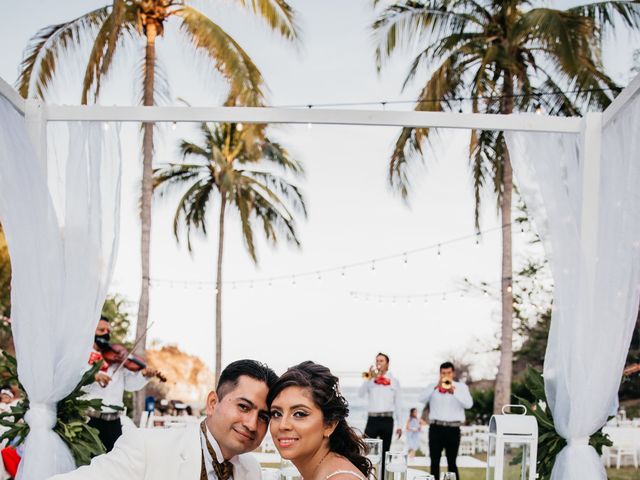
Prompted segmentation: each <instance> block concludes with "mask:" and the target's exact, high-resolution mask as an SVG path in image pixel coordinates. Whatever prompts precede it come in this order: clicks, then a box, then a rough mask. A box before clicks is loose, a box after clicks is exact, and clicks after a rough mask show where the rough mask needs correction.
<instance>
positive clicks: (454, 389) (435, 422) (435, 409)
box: [419, 362, 473, 480]
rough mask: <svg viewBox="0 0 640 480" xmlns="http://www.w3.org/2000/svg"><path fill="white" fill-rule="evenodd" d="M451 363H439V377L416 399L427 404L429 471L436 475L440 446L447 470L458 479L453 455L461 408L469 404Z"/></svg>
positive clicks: (462, 411)
mask: <svg viewBox="0 0 640 480" xmlns="http://www.w3.org/2000/svg"><path fill="white" fill-rule="evenodd" d="M454 374H455V367H454V366H453V363H451V362H444V363H443V364H442V365H440V378H439V380H438V381H437V382H433V383H431V384H430V385H428V386H427V388H426V390H425V391H424V393H423V394H422V395H421V396H420V399H419V400H420V402H424V403H425V404H427V403H428V404H429V455H430V457H431V474H432V475H433V476H434V477H435V478H439V476H440V457H441V456H442V450H443V449H444V451H445V456H446V457H447V470H448V471H449V472H454V473H455V474H456V478H457V479H458V480H460V475H459V473H458V467H457V465H456V457H457V456H458V448H459V447H460V426H461V425H462V424H463V423H464V420H465V416H464V411H465V409H467V408H471V407H472V406H473V399H472V398H471V393H469V387H467V386H466V385H465V384H464V383H461V382H456V381H454V379H453V377H454Z"/></svg>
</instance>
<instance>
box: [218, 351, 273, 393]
mask: <svg viewBox="0 0 640 480" xmlns="http://www.w3.org/2000/svg"><path fill="white" fill-rule="evenodd" d="M243 375H246V376H247V377H251V378H253V379H254V380H258V381H259V382H264V383H266V384H267V387H269V388H271V387H272V386H273V384H274V383H276V380H278V375H276V372H274V371H273V370H271V368H269V366H268V365H266V364H264V363H260V362H257V361H256V360H248V359H245V360H236V361H235V362H232V363H230V364H229V365H227V367H226V368H225V369H224V370H223V371H222V373H221V374H220V379H219V380H218V386H217V387H216V394H217V395H218V400H221V399H222V397H224V396H225V395H226V394H227V393H229V392H230V391H231V390H233V389H234V388H236V387H237V386H238V381H239V379H240V377H241V376H243Z"/></svg>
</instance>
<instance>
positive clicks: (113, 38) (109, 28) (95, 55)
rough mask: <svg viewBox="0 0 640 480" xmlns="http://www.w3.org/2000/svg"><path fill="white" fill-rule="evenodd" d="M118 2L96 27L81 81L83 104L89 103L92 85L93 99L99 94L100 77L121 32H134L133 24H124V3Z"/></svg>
mask: <svg viewBox="0 0 640 480" xmlns="http://www.w3.org/2000/svg"><path fill="white" fill-rule="evenodd" d="M120 3H121V2H119V1H116V2H115V4H117V5H114V10H113V11H112V12H111V14H110V15H109V16H108V17H107V18H106V19H105V21H104V22H103V23H102V26H101V27H100V28H99V29H98V33H97V35H96V38H95V40H94V41H93V46H92V48H91V53H90V54H89V60H88V61H87V68H86V69H85V74H84V80H83V82H82V96H81V103H82V104H83V105H86V104H87V103H89V102H88V101H89V92H90V90H91V88H92V87H94V91H93V97H94V100H95V99H97V98H98V96H99V95H100V86H101V80H102V77H103V76H105V75H106V74H107V73H108V72H109V68H110V67H111V65H112V60H113V55H114V53H115V51H116V47H117V46H118V45H119V44H120V42H121V41H122V39H123V34H124V33H129V34H132V33H133V32H135V29H134V25H133V24H131V23H129V24H124V14H125V13H126V10H124V4H123V6H122V7H120V6H119V5H120Z"/></svg>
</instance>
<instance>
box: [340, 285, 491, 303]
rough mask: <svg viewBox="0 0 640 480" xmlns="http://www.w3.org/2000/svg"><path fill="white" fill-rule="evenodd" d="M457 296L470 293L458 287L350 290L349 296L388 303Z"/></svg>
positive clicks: (445, 298)
mask: <svg viewBox="0 0 640 480" xmlns="http://www.w3.org/2000/svg"><path fill="white" fill-rule="evenodd" d="M483 292H484V294H485V296H489V293H488V291H487V290H483ZM456 294H457V296H459V297H460V298H464V297H465V296H466V295H467V294H471V293H470V292H469V290H468V289H467V288H458V289H452V290H444V291H439V292H426V293H424V292H422V293H409V294H399V293H388V294H383V293H379V292H376V293H373V292H357V291H350V292H349V296H350V297H352V298H377V299H378V303H382V302H383V301H384V300H388V301H389V302H390V303H397V302H398V301H402V300H404V301H405V302H406V303H407V304H411V303H412V300H414V299H415V300H418V301H419V300H420V299H422V301H423V302H424V303H425V304H426V303H429V297H432V298H438V297H439V298H441V299H442V300H443V301H446V300H447V299H449V298H451V297H456Z"/></svg>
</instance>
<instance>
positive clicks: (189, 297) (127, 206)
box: [0, 0, 638, 386]
mask: <svg viewBox="0 0 640 480" xmlns="http://www.w3.org/2000/svg"><path fill="white" fill-rule="evenodd" d="M189 3H191V4H194V5H196V6H198V7H199V8H200V9H201V10H202V11H204V12H205V13H207V14H209V15H210V16H211V17H212V18H214V19H215V20H216V21H217V22H219V23H220V24H221V25H222V26H223V27H224V28H225V30H227V31H228V32H229V33H230V34H232V35H233V36H234V38H236V39H237V40H238V42H239V43H240V44H241V45H242V46H243V48H244V49H245V50H246V51H247V52H248V53H249V54H250V56H251V57H252V58H253V59H254V61H255V63H256V64H257V65H258V66H259V68H260V69H261V71H262V73H263V75H264V77H265V79H266V82H267V84H268V87H269V91H270V93H269V100H270V102H271V104H273V105H308V104H313V105H319V104H327V103H343V102H382V101H392V100H410V99H412V98H414V97H415V95H416V91H417V90H418V89H419V88H420V87H421V85H422V82H423V81H424V79H425V78H426V73H427V72H425V73H424V75H422V76H418V78H417V80H416V82H414V83H413V84H411V85H410V86H409V87H408V88H407V89H406V91H405V92H402V91H401V85H402V81H403V79H404V75H405V73H406V70H407V66H408V63H409V60H410V58H411V55H410V53H411V52H405V53H404V54H401V55H398V56H397V57H396V58H395V59H394V60H393V61H391V62H389V63H388V64H387V67H386V68H385V69H384V70H383V72H382V73H381V74H378V73H377V72H376V69H375V63H374V57H373V52H374V41H373V38H372V35H371V33H370V30H369V25H370V24H371V22H372V18H373V13H372V9H371V6H370V3H371V2H370V1H367V0H323V1H315V2H311V1H309V0H307V1H303V0H292V1H291V2H290V3H291V4H292V5H293V6H294V8H295V9H296V10H297V11H298V13H299V23H300V26H301V31H302V41H301V43H300V44H299V45H297V46H292V45H290V44H287V43H286V42H284V41H282V40H280V39H278V38H277V37H276V36H275V35H274V34H272V33H269V32H268V31H267V30H266V29H265V28H264V27H263V25H262V24H261V23H260V22H259V21H257V20H255V19H253V18H252V17H251V15H250V14H249V13H247V12H245V11H242V10H241V9H239V8H236V7H235V6H234V2H231V1H223V0H219V1H199V2H189ZM547 3H548V4H550V5H552V6H559V7H564V6H567V5H570V4H573V3H576V2H566V1H562V2H547ZM103 4H104V1H102V2H101V1H95V0H65V1H64V2H55V6H54V2H42V1H40V2H36V1H33V0H23V1H22V2H13V3H11V5H10V6H9V5H7V6H5V8H4V9H3V14H2V16H1V17H0V44H1V45H3V49H2V54H0V76H1V77H2V78H4V79H5V80H7V81H8V82H10V83H13V82H14V81H15V79H16V77H17V71H18V64H19V63H20V60H21V58H22V52H23V49H24V46H25V45H26V43H27V40H28V38H29V37H30V36H31V35H32V34H33V33H34V32H35V31H36V30H37V29H38V28H41V27H43V26H45V25H48V24H52V23H57V22H60V21H64V20H68V19H70V18H75V17H77V16H79V15H80V14H82V13H84V12H86V11H88V10H89V9H92V8H96V7H98V6H101V5H103ZM634 44H635V45H637V44H638V43H637V38H633V39H630V38H629V37H628V36H627V35H626V34H620V35H618V36H617V37H616V38H612V39H608V41H607V48H606V50H605V56H604V61H605V65H606V66H607V68H608V72H609V73H610V74H611V75H612V76H613V77H614V78H615V79H616V80H617V81H619V82H620V83H622V84H626V83H627V82H628V81H629V68H630V64H631V56H632V52H631V51H632V47H633V45H634ZM157 47H158V54H159V58H160V62H161V66H162V71H163V72H164V75H165V76H166V79H167V81H168V82H167V83H168V85H169V91H168V92H167V100H166V102H165V103H167V104H178V100H177V99H178V98H184V99H185V100H187V101H188V102H189V103H191V104H192V105H200V106H208V105H219V104H220V103H221V101H222V99H224V95H225V86H224V83H223V82H221V80H220V78H219V77H218V76H217V75H215V74H214V73H212V71H211V70H210V69H208V68H207V67H206V65H205V64H204V63H203V62H202V60H201V59H198V58H196V57H195V56H194V55H192V54H190V53H189V51H188V49H187V48H186V46H185V44H184V43H183V42H181V41H180V40H178V35H177V31H176V29H175V28H173V26H169V28H167V31H166V33H165V36H164V38H162V39H160V40H159V41H158V45H157ZM120 53H122V54H123V55H122V56H121V57H120V59H119V60H118V62H117V63H116V67H115V70H114V71H113V74H112V75H111V77H110V78H109V79H108V80H107V81H106V82H105V83H104V87H103V88H104V91H103V95H102V97H101V99H100V103H102V104H104V105H112V104H121V105H126V104H134V103H135V102H136V101H137V98H138V96H139V92H140V91H139V88H138V86H139V81H137V73H133V72H137V70H136V69H137V68H138V66H139V63H140V59H141V58H142V55H143V50H142V45H140V44H138V45H133V46H130V48H129V49H128V51H127V52H126V53H125V51H122V52H120ZM81 57H82V55H81V54H79V55H76V56H73V57H69V58H64V59H63V62H62V63H61V65H62V64H64V65H65V68H62V69H61V71H60V76H59V78H58V80H59V81H58V82H57V84H56V87H55V88H54V89H53V92H52V94H53V97H52V98H53V99H54V101H55V102H58V103H78V102H79V98H80V87H79V78H81V73H82V72H83V70H82V68H81V62H80V61H79V60H78V59H79V58H81ZM82 58H85V57H82ZM362 108H364V107H362ZM366 108H372V109H381V108H382V107H381V105H380V103H378V104H374V105H370V106H368V107H366ZM387 108H388V109H389V108H390V107H387ZM393 108H394V109H410V108H411V105H394V106H393ZM194 129H195V127H194V125H190V124H183V125H180V126H179V127H178V128H177V129H176V130H175V131H173V130H172V129H170V128H169V127H168V126H164V127H162V128H161V129H160V133H159V135H158V138H157V144H156V151H157V156H156V163H157V164H162V163H166V162H170V161H176V160H178V158H179V157H178V155H177V139H178V138H182V137H187V138H192V139H195V138H196V137H194ZM397 133H398V129H396V128H386V127H385V128H383V127H344V126H318V125H314V126H313V127H312V128H308V127H307V126H305V125H300V126H295V125H287V126H277V127H274V128H272V129H271V135H272V136H273V137H274V138H276V139H278V140H279V141H280V142H281V143H283V144H284V145H285V146H286V147H287V148H288V149H289V150H290V151H291V152H292V153H293V154H294V155H295V157H296V158H298V159H299V160H301V161H302V162H303V164H304V166H305V169H306V178H305V179H304V180H303V181H302V182H301V183H300V186H301V188H302V190H303V192H304V194H305V196H306V199H307V205H308V209H309V218H308V220H307V221H301V222H300V224H299V232H300V237H301V239H302V248H301V249H300V250H297V249H295V248H292V247H287V246H285V245H281V246H280V247H278V248H276V249H274V248H271V247H270V246H268V245H266V244H265V243H264V242H262V241H260V242H258V243H259V246H258V255H259V260H260V261H259V265H258V266H254V265H253V263H252V262H251V261H250V259H249V257H248V255H247V254H246V252H245V249H244V246H243V244H242V239H241V236H240V231H239V224H238V223H237V221H236V220H235V219H234V218H233V216H232V215H230V216H229V217H228V218H229V221H228V228H227V238H226V244H225V245H226V255H225V260H224V275H225V281H233V280H240V279H255V282H254V285H253V288H250V287H249V286H248V285H245V286H237V288H235V289H233V288H232V287H231V285H228V287H227V288H226V290H225V294H224V304H223V322H224V323H223V328H224V334H223V363H228V362H229V361H232V360H235V359H237V358H242V357H252V358H257V359H260V360H263V361H266V362H267V363H269V364H270V365H271V366H272V367H274V368H275V369H276V370H277V371H282V370H284V369H285V368H286V367H287V366H289V365H292V364H295V363H298V362H300V361H303V360H307V359H312V360H314V361H318V362H322V363H324V364H326V365H327V366H329V367H330V368H331V369H332V370H334V371H336V372H339V373H340V374H341V376H343V378H344V381H345V382H348V383H353V382H356V381H357V377H358V375H359V374H358V372H361V371H362V370H365V369H366V368H367V367H368V365H370V364H371V363H372V361H373V356H374V355H375V353H377V352H378V351H384V352H386V353H388V354H389V356H390V357H391V367H392V369H393V371H394V372H395V374H396V376H397V377H399V378H400V380H401V382H402V383H404V384H405V385H415V386H418V385H421V384H423V383H425V382H426V381H428V380H429V378H430V376H432V375H434V373H435V371H436V370H437V366H438V365H439V363H441V362H442V361H444V360H446V359H448V358H449V357H451V356H456V357H462V356H465V357H466V358H467V359H468V360H470V361H471V362H472V363H473V365H474V370H473V373H474V375H475V376H476V377H481V376H484V377H491V376H492V375H494V374H495V366H496V360H497V357H496V355H495V354H494V353H486V352H487V351H489V350H490V349H491V348H492V346H493V345H494V344H495V338H496V335H497V333H498V329H499V318H500V310H499V307H500V305H499V301H498V299H497V298H493V297H485V296H481V295H465V296H461V295H460V294H458V293H456V294H448V295H446V296H445V297H443V295H442V294H440V293H438V292H443V291H451V290H458V289H459V288H460V286H461V282H462V279H463V278H465V277H468V278H469V279H471V280H472V281H476V282H479V281H487V282H496V284H497V282H499V279H500V242H499V240H500V238H499V233H498V232H497V231H495V228H496V227H497V226H498V225H499V222H498V220H497V217H496V210H495V201H494V199H493V197H492V196H487V197H486V198H484V208H483V210H482V230H484V231H489V230H492V231H490V232H488V233H486V234H485V235H483V237H482V241H481V243H480V245H478V246H476V245H475V240H474V239H473V238H470V239H469V240H467V241H462V242H457V243H453V244H450V245H449V244H446V243H447V242H448V241H449V240H451V239H455V238H458V237H463V236H472V235H473V233H474V230H473V221H474V218H473V196H472V188H471V178H470V173H469V170H468V164H467V157H466V154H467V148H466V145H467V144H468V132H464V131H457V132H456V131H442V132H440V135H439V138H438V140H437V141H436V144H435V146H434V149H433V150H431V151H429V153H428V157H427V158H426V162H425V164H426V168H423V169H417V170H416V174H415V178H416V181H415V189H414V191H413V193H412V195H411V198H410V202H409V205H407V204H406V203H404V202H403V201H402V200H401V199H400V198H399V196H398V195H397V194H396V193H394V192H393V191H391V189H390V188H389V186H388V183H387V167H388V159H389V155H390V152H391V148H392V145H393V143H394V141H395V138H396V135H397ZM122 138H123V143H122V145H123V165H124V171H123V175H124V176H123V198H122V202H123V203H122V218H121V234H120V248H119V253H118V259H117V264H116V271H115V275H114V279H113V282H112V286H111V289H110V291H111V292H112V293H118V294H120V295H122V296H123V297H124V298H126V299H127V300H128V302H129V303H128V308H129V310H130V312H131V314H132V316H135V313H136V312H137V305H136V302H137V300H138V296H139V283H140V282H139V276H140V267H139V264H140V259H139V230H140V229H139V221H138V213H137V202H138V191H139V181H140V176H141V159H140V153H139V152H140V146H139V145H140V142H139V129H138V127H137V126H136V125H133V124H129V125H125V126H123V131H122ZM176 204H177V197H169V198H167V199H162V200H161V201H156V203H155V205H154V210H153V230H152V255H151V262H152V267H151V277H152V279H155V280H156V282H155V283H154V286H153V287H152V290H151V313H150V320H151V321H153V322H154V325H153V327H152V329H151V331H150V333H149V335H150V338H151V339H153V340H154V341H157V342H158V343H160V344H167V343H171V344H177V345H178V346H179V347H180V348H182V349H183V350H185V351H186V352H188V353H191V354H195V355H198V356H200V357H201V358H202V359H203V360H204V361H206V362H207V363H208V364H209V365H212V364H213V361H214V347H213V346H214V306H215V296H214V291H213V290H214V287H213V281H214V279H215V264H216V242H217V228H216V219H217V212H216V208H215V205H214V206H212V208H211V212H210V228H209V236H208V237H207V238H200V237H198V238H197V240H196V241H195V242H194V245H193V253H192V254H190V253H189V252H188V251H187V249H186V248H185V246H184V245H178V244H177V243H176V240H175V238H174V237H173V233H172V218H173V213H174V211H175V207H176ZM514 235H515V245H514V252H515V264H516V265H518V264H519V263H521V262H522V261H523V260H524V259H525V258H527V257H528V256H530V255H539V254H540V252H539V251H537V250H535V248H534V247H531V246H529V245H528V244H527V241H526V240H527V234H526V233H525V234H521V233H520V229H519V227H515V228H514ZM439 243H440V244H442V247H441V249H440V253H441V254H440V255H438V254H437V248H433V249H430V250H426V251H424V252H422V253H419V254H415V255H408V256H407V262H406V263H405V261H404V257H403V256H402V255H401V254H402V252H409V251H412V250H414V249H419V248H422V247H426V246H430V245H437V244H439ZM394 254H400V256H399V257H398V258H396V259H394V260H390V261H387V262H376V264H375V270H372V268H371V263H370V260H372V259H375V258H381V257H387V256H389V255H394ZM361 261H363V262H365V263H366V264H365V265H364V266H362V267H361V268H357V269H347V270H346V271H345V275H344V276H342V275H341V273H340V270H338V271H337V272H336V273H333V274H325V275H322V276H321V278H320V279H318V276H317V275H311V276H309V277H300V276H299V274H300V273H303V272H314V271H317V270H322V269H327V268H331V267H339V266H341V265H346V264H352V263H355V262H361ZM294 274H298V278H296V280H295V284H294V281H293V280H291V279H289V280H286V281H280V282H273V285H272V286H271V287H269V286H268V284H267V283H265V282H263V283H260V282H259V280H260V279H265V278H269V277H277V276H281V275H285V276H287V275H294ZM157 280H173V281H174V283H173V284H171V283H169V282H158V281H157ZM183 281H187V282H208V283H203V284H198V283H191V284H189V285H186V286H185V285H183V283H182V282H183ZM351 292H361V293H362V294H366V295H367V296H368V297H369V299H370V300H369V301H364V300H362V299H360V300H358V299H355V298H354V297H353V295H351V294H350V293H351ZM436 293H437V295H431V294H436ZM414 294H421V295H423V294H430V297H429V301H428V303H426V304H425V303H424V301H423V300H421V299H414V300H413V301H412V302H411V303H410V304H409V303H407V301H406V300H404V299H401V298H400V297H401V296H403V295H414ZM361 296H362V295H361ZM379 296H383V297H384V298H382V299H381V300H382V301H379ZM394 296H396V297H397V298H396V301H395V302H394V301H393V297H394Z"/></svg>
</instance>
